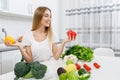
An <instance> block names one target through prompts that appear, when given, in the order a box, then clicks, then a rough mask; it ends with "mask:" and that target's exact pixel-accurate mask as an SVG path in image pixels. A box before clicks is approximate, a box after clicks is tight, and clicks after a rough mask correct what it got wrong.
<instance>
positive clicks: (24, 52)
mask: <svg viewBox="0 0 120 80" xmlns="http://www.w3.org/2000/svg"><path fill="white" fill-rule="evenodd" d="M18 48H19V50H20V52H21V54H22V55H23V56H24V59H25V61H26V62H32V61H33V59H32V52H31V47H30V46H26V47H25V49H23V47H22V46H21V45H19V46H18Z"/></svg>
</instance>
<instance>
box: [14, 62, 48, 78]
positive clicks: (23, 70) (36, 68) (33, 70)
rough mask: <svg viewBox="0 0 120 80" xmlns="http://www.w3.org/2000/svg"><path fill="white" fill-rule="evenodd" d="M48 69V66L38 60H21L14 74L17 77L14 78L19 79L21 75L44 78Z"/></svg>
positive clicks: (16, 65)
mask: <svg viewBox="0 0 120 80" xmlns="http://www.w3.org/2000/svg"><path fill="white" fill-rule="evenodd" d="M46 71H47V66H46V65H44V64H40V63H39V62H38V61H35V62H32V63H27V62H24V61H21V62H18V63H16V64H15V67H14V74H15V75H16V77H15V78H14V80H18V79H19V78H20V77H23V78H35V79H42V78H43V77H44V75H45V73H46Z"/></svg>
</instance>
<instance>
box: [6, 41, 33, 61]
mask: <svg viewBox="0 0 120 80" xmlns="http://www.w3.org/2000/svg"><path fill="white" fill-rule="evenodd" d="M5 45H6V46H16V47H18V49H19V50H20V52H21V54H22V55H23V56H24V58H25V61H26V62H32V61H33V59H32V52H31V47H30V46H26V47H25V49H24V48H23V47H22V46H21V45H20V43H18V42H15V43H14V44H10V42H9V41H7V42H5Z"/></svg>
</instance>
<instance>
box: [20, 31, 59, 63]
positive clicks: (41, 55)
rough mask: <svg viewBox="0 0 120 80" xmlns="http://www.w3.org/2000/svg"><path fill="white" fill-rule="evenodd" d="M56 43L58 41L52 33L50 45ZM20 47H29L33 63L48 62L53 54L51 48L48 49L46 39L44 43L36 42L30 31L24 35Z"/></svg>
mask: <svg viewBox="0 0 120 80" xmlns="http://www.w3.org/2000/svg"><path fill="white" fill-rule="evenodd" d="M58 41H59V39H58V37H57V35H56V33H55V32H53V38H52V43H54V42H58ZM52 43H51V44H52ZM22 45H23V46H26V45H30V46H31V51H32V56H33V61H39V62H42V61H46V60H49V59H50V57H51V56H52V54H53V53H52V47H50V46H49V44H48V37H47V38H46V39H45V40H44V41H42V42H38V41H36V40H35V39H34V37H33V32H32V31H27V32H26V33H25V34H24V37H23V40H22Z"/></svg>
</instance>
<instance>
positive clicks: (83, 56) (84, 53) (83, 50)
mask: <svg viewBox="0 0 120 80" xmlns="http://www.w3.org/2000/svg"><path fill="white" fill-rule="evenodd" d="M70 54H73V55H75V56H76V57H77V58H78V59H79V60H84V61H91V60H92V58H93V50H92V49H91V48H88V47H85V46H80V45H73V46H71V47H69V48H68V49H67V50H66V51H65V53H63V54H62V56H61V57H62V58H64V56H65V55H70Z"/></svg>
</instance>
